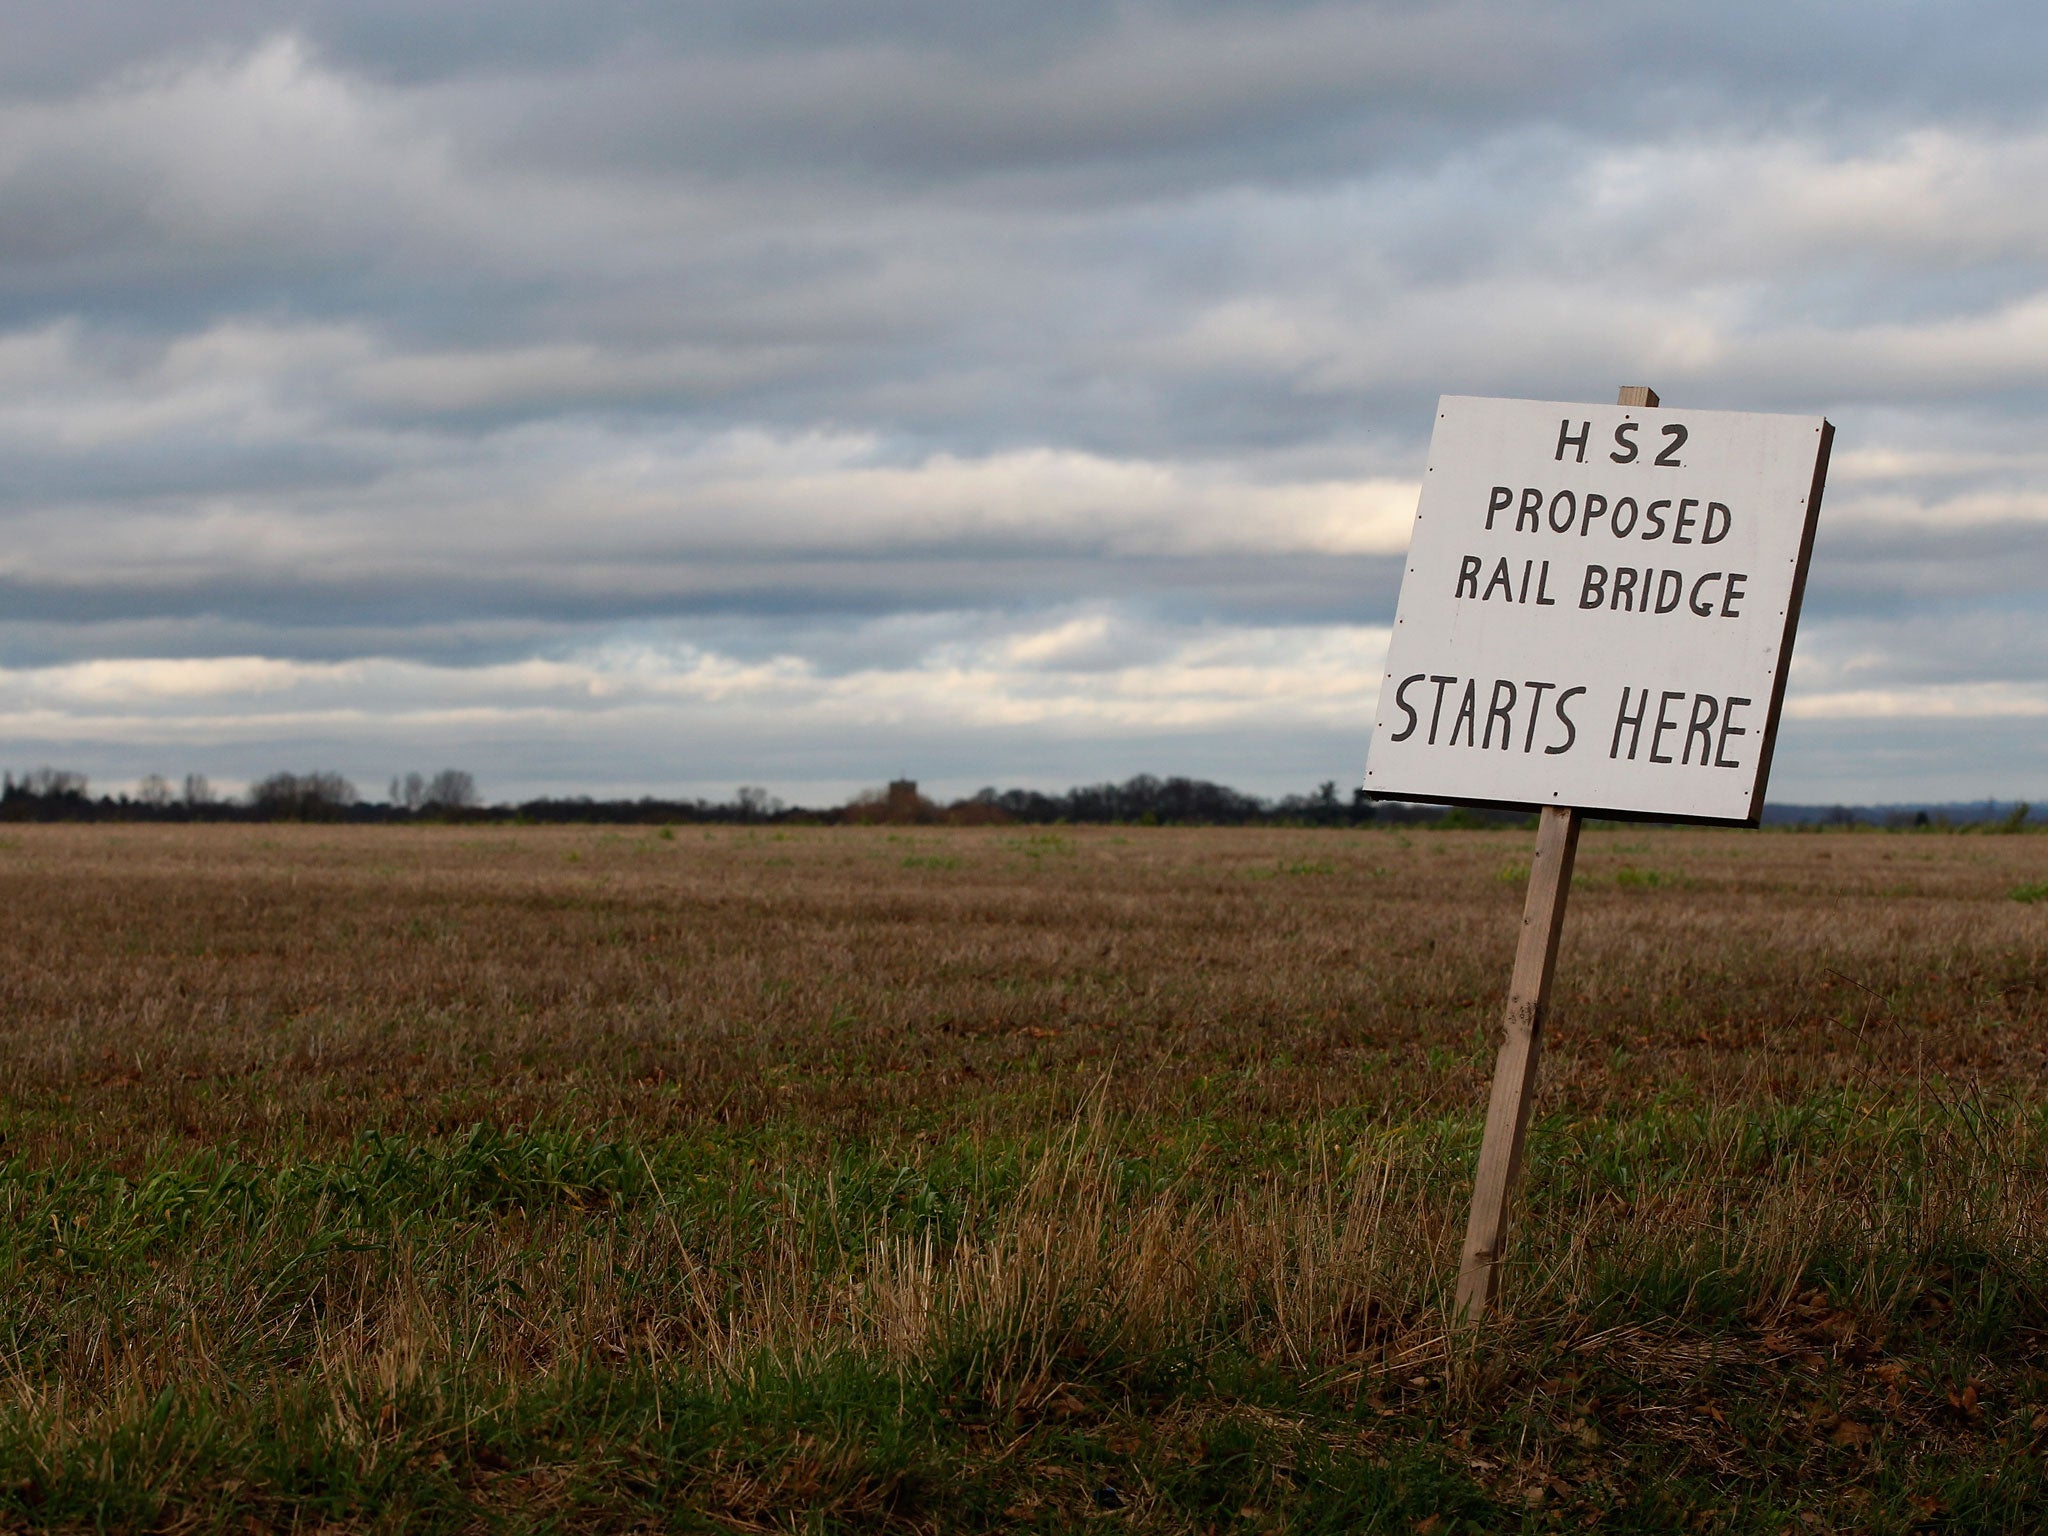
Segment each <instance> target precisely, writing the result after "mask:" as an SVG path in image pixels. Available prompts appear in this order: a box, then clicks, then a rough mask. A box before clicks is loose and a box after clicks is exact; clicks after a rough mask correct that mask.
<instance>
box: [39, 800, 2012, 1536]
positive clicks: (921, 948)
mask: <svg viewBox="0 0 2048 1536" xmlns="http://www.w3.org/2000/svg"><path fill="white" fill-rule="evenodd" d="M1529 841H1530V839H1529V835H1528V834H1520V833H1472V832H1443V833H1439V832H1411V833H1406V834H1400V833H1394V832H1381V831H1372V832H1357V833H1342V832H1272V831H1258V832H1231V831H1175V830H1139V829H1130V830H1126V831H1110V830H1074V829H1065V828H1062V829H1058V830H1056V831H1054V830H1024V829H1017V830H1010V829H990V830H963V829H953V830H944V831H940V830H932V831H922V830H920V831H916V832H895V833H892V832H890V831H887V830H886V829H880V828H860V829H855V828H843V829H793V830H790V831H787V832H773V831H765V830H764V831H752V832H750V831H741V830H732V829H713V830H710V831H706V830H703V829H677V830H676V831H675V832H674V834H673V835H667V834H662V833H656V832H652V831H649V832H638V831H628V832H617V831H594V830H590V829H552V828H551V829H531V828H501V829H491V830H482V831H479V830H461V829H420V828H407V829H344V830H322V829H313V828H276V827H272V828H230V827H220V828H201V829H192V830H182V829H181V830H170V829H150V828H104V827H103V828H42V827H27V828H19V829H9V830H8V831H7V832H6V833H5V835H4V836H0V882H4V885H5V893H6V896H7V898H8V905H7V910H8V911H9V912H10V914H11V915H12V919H13V920H12V922H11V923H10V926H9V929H8V934H7V938H6V940H5V944H6V949H5V965H4V970H0V1009H4V1016H5V1018H6V1019H7V1021H8V1025H9V1028H8V1030H7V1031H6V1033H5V1037H4V1039H0V1091H4V1094H5V1096H6V1097H5V1111H4V1119H0V1132H4V1135H5V1138H6V1140H5V1143H4V1150H5V1152H6V1154H7V1156H8V1157H9V1159H10V1161H9V1163H8V1164H7V1166H6V1167H5V1169H4V1171H0V1244H4V1248H0V1305H4V1307H5V1309H6V1310H5V1313H4V1317H0V1326H4V1327H5V1330H6V1332H5V1345H6V1355H5V1360H4V1364H0V1369H4V1378H0V1380H4V1385H0V1518H8V1519H12V1520H15V1521H18V1522H22V1523H43V1524H52V1525H59V1526H64V1525H85V1524H94V1523H97V1524H100V1525H128V1526H137V1527H143V1526H164V1527H181V1526H183V1525H185V1524H199V1525H207V1526H215V1525H220V1524H222V1523H224V1522H227V1521H229V1520H240V1519H253V1520H256V1521H258V1522H260V1523H265V1524H297V1525H312V1524H315V1523H317V1522H318V1521H319V1520H322V1519H332V1520H338V1521H341V1522H343V1523H347V1524H372V1525H375V1524H382V1525H384V1526H387V1527H389V1528H392V1529H398V1528H414V1527H418V1526H437V1527H441V1528H449V1529H468V1528H481V1527H482V1526H485V1525H489V1524H493V1523H500V1524H502V1523H506V1522H510V1523H511V1524H514V1525H527V1524H533V1525H540V1524H549V1523H552V1524H554V1525H556V1526H574V1527H584V1528H623V1527H626V1526H628V1525H631V1524H633V1523H635V1522H638V1521H645V1520H648V1519H653V1520H655V1521H656V1522H657V1523H665V1524H675V1525H678V1526H682V1527H687V1526H689V1525H690V1524H691V1523H692V1522H700V1523H701V1522H709V1523H711V1524H714V1525H722V1526H725V1527H729V1528H740V1529H781V1528H798V1527H803V1528H810V1527H811V1526H813V1525H815V1524H816V1523H817V1522H823V1523H824V1525H825V1526H828V1527H831V1526H837V1527H842V1528H866V1527H873V1528H897V1527H900V1528H905V1529H930V1530H938V1529H956V1528H961V1527H963V1526H966V1527H977V1526H980V1527H1005V1528H1008V1527H1016V1526H1019V1525H1035V1526H1037V1527H1040V1528H1045V1529H1064V1528H1067V1527H1069V1526H1071V1525H1076V1524H1084V1523H1093V1522H1096V1521H1099V1520H1103V1519H1114V1520H1116V1521H1120V1522H1122V1523H1124V1524H1128V1525H1131V1526H1134V1527H1136V1528H1140V1529H1157V1530H1184V1529H1199V1528H1204V1527H1214V1528H1221V1527H1222V1526H1227V1525H1230V1524H1233V1523H1234V1524H1239V1525H1242V1526H1244V1528H1247V1529H1250V1528H1254V1527H1256V1526H1258V1525H1260V1524H1261V1523H1272V1522H1278V1524H1279V1525H1281V1526H1285V1527H1287V1528H1300V1529H1310V1528H1328V1529H1333V1530H1335V1529H1363V1528H1384V1529H1408V1528H1411V1526H1417V1525H1419V1526H1421V1527H1422V1528H1427V1529H1433V1530H1450V1529H1454V1528H1457V1527H1458V1526H1459V1523H1460V1522H1461V1521H1462V1522H1466V1523H1467V1524H1469V1525H1470V1526H1471V1528H1474V1529H1499V1528H1501V1527H1502V1524H1503V1523H1533V1524H1536V1525H1539V1526H1543V1527H1546V1528H1547V1527H1548V1526H1550V1525H1551V1524H1553V1523H1561V1524H1563V1525H1565V1526H1569V1527H1578V1526H1583V1525H1587V1524H1592V1523H1603V1524H1606V1525H1608V1526H1612V1527H1614V1528H1636V1529H1668V1528H1671V1527H1672V1526H1673V1525H1674V1524H1678V1523H1683V1522H1692V1523H1693V1524H1695V1525H1697V1526H1699V1527H1700V1528H1707V1529H1769V1530H1776V1529H1777V1528H1778V1524H1780V1523H1782V1521H1783V1520H1784V1519H1787V1518H1791V1517H1793V1516H1795V1515H1797V1514H1799V1513H1800V1512H1802V1511H1804V1512H1805V1513H1807V1514H1810V1515H1814V1516H1815V1517H1816V1518H1818V1519H1820V1520H1821V1522H1822V1523H1823V1524H1824V1525H1835V1526H1859V1525H1860V1526H1862V1527H1867V1528H1870V1529H1894V1528H1896V1529H1907V1528H1911V1527H1912V1526H1913V1525H1914V1524H1915V1523H1916V1522H1923V1523H1924V1522H1928V1521H1932V1522H1936V1523H1946V1524H1947V1525H1948V1526H1950V1527H1952V1528H1972V1529H2001V1530H2002V1529H2013V1530H2018V1529H2026V1528H2028V1527H2027V1525H2026V1524H2025V1511H2026V1510H2028V1509H2029V1508H2032V1507H2034V1506H2033V1501H2034V1500H2036V1499H2038V1498H2039V1497H2040V1496H2041V1494H2042V1492H2043V1483H2042V1480H2041V1478H2040V1477H2039V1475H2038V1465H2039V1463H2038V1458H2037V1456H2036V1453H2035V1450H2034V1444H2035V1441H2036V1440H2037V1439H2038V1438H2039V1435H2040V1430H2039V1429H2038V1428H2037V1427H2036V1426H2037V1424H2038V1425H2042V1426H2048V1413H2044V1412H2043V1411H2042V1405H2043V1402H2044V1385H2048V1383H2044V1380H2043V1378H2042V1377H2041V1376H2040V1375H2038V1374H2037V1372H2036V1371H2035V1369H2034V1359H2035V1356H2036V1352H2037V1349H2038V1340H2039V1338H2040V1337H2041V1333H2040V1330H2042V1329H2043V1328H2048V1246H2044V1243H2048V1193H2044V1190H2048V1185H2044V1183H2043V1181H2042V1179H2041V1177H2040V1174H2041V1168H2042V1162H2043V1155H2044V1151H2048V1125H2044V1120H2043V1117H2042V1115H2041V1114H2040V1106H2039V1101H2038V1096H2037V1088H2036V1085H2037V1084H2038V1082H2039V1080H2040V1076H2041V1070H2042V1048H2043V1040H2042V1036H2041V1030H2040V1025H2041V1023H2042V1022H2043V1012H2044V1009H2043V1001H2042V990H2041V989H2042V986H2043V981H2044V977H2048V966H2044V943H2043V939H2044V927H2043V924H2044V922H2048V918H2044V915H2043V908H2042V907H2041V906H2039V905H2038V904H2030V903H2027V902H2023V901H2016V900H2013V899H2011V892H2012V891H2013V890H2014V889H2016V888H2022V887H2024V886H2026V885H2027V884H2028V883H2029V882H2035V881H2039V880H2040V879H2041V877H2042V875H2043V873H2044V869H2048V842H2044V840H2043V839H2040V838H2036V837H2026V836H2015V837H1994V836H1940V835H1927V836H1908V835H1896V836H1892V835H1874V834H1865V835H1831V836H1825V837H1815V836H1799V835H1790V834H1770V835H1755V834H1749V835H1744V834H1726V833H1679V832H1663V831H1646V830H1640V829H1627V830H1619V831H1596V832H1592V833H1589V834H1588V835H1587V837H1586V839H1585V841H1584V844H1583V846H1582V851H1581V855H1580V880H1579V882H1578V888H1577V889H1576V890H1575V892H1574V895H1573V906H1572V916H1571V920H1570V923H1569V924H1568V928H1567V939H1566V945H1565V952H1564V957H1563V961H1562V969H1561V981H1560V986H1559V990H1558V1004H1557V1011H1556V1014H1555V1016H1554V1021H1553V1025H1552V1028H1553V1036H1552V1047H1551V1053H1550V1055H1549V1057H1548V1059H1547V1061H1546V1069H1545V1071H1546V1079H1545V1089H1544V1094H1543V1099H1542V1102H1541V1104H1540V1106H1539V1122H1538V1126H1537V1129H1536V1132H1535V1141H1534V1145H1533V1149H1532V1154H1531V1158H1530V1167H1531V1170H1532V1172H1531V1177H1530V1183H1529V1187H1528V1189H1527V1191H1526V1196H1527V1200H1526V1208H1527V1210H1528V1213H1529V1215H1528V1219H1527V1220H1526V1221H1524V1222H1523V1224H1522V1226H1521V1228H1520V1229H1519V1240H1518V1247H1517V1249H1516V1252H1515V1254H1514V1257H1513V1271H1512V1272H1513V1278H1512V1280H1511V1281H1510V1296H1511V1301H1512V1305H1511V1307H1510V1308H1509V1310H1508V1312H1507V1314H1506V1315H1505V1316H1504V1317H1503V1318H1501V1319H1500V1320H1499V1321H1498V1322H1497V1323H1496V1324H1494V1325H1493V1327H1492V1329H1491V1330H1490V1332H1489V1333H1488V1334H1487V1335H1486V1336H1485V1337H1483V1338H1482V1339H1480V1340H1479V1341H1477V1343H1476V1344H1475V1343H1473V1342H1471V1341H1466V1342H1460V1341H1458V1340H1454V1339H1452V1338H1450V1337H1448V1336H1447V1335H1446V1334H1445V1332H1444V1330H1443V1326H1442V1302H1443V1295H1444V1285H1445V1282H1446V1280H1447V1278H1448V1271H1449V1267H1450V1264H1451V1261H1452V1254H1453V1252H1454V1247H1455V1238H1456V1236H1457V1233H1458V1230H1459V1227H1460V1224H1461V1220H1462V1214H1463V1201H1464V1198H1465V1195H1466V1190H1467V1185H1466V1180H1467V1178H1468V1177H1469V1167H1470V1161H1471V1156H1472V1153H1473V1150H1474V1147H1475V1144H1476V1136H1477V1120H1478V1113H1479V1109H1480V1106H1481V1103H1482V1100H1483V1089H1484V1081H1485V1074H1486V1071H1487V1069H1488V1067H1489V1065H1490V1045H1489V1034H1490V1031H1491V1028H1492V1025H1493V1021H1494V1018H1495V1016H1496V1014H1497V1010H1498V1006H1499V997H1500V993H1501V990H1502V987H1503V985H1504V981H1505V975H1506V969H1507V965H1508V961H1509V957H1510V951H1511V946H1512V942H1513V933H1514V928H1515V923H1516V919H1517V916H1518V912H1519V903H1520V895H1521V887H1520V882H1519V879H1518V878H1517V877H1516V866H1517V865H1519V864H1520V863H1522V862H1523V861H1525V860H1526V858H1527V854H1528V848H1529ZM9 1490H11V1492H10V1491H9ZM8 1511H11V1512H12V1513H11V1514H8V1513H7V1512H8ZM1431 1519H1434V1520H1436V1521H1437V1524H1436V1525H1434V1526H1430V1525H1428V1524H1427V1522H1428V1521H1430V1520H1431Z"/></svg>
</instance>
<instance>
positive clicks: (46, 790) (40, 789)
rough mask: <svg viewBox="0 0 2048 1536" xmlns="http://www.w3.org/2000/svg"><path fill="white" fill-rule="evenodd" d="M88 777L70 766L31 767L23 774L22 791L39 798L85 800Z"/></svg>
mask: <svg viewBox="0 0 2048 1536" xmlns="http://www.w3.org/2000/svg"><path fill="white" fill-rule="evenodd" d="M85 788H86V777H85V775H84V774H82V773H73V772H71V770H70V769H68V768H31V769H30V770H29V771H28V772H27V773H25V774H23V775H22V776H21V791H22V793H23V794H26V795H33V796H34V797H35V798H36V799H38V800H83V799H84V798H85Z"/></svg>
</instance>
